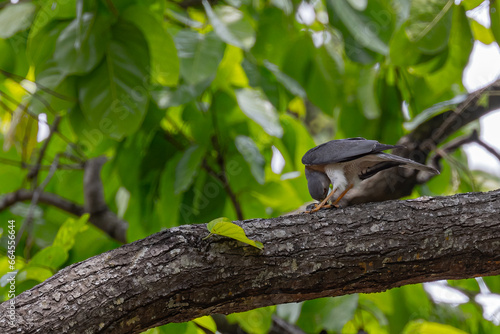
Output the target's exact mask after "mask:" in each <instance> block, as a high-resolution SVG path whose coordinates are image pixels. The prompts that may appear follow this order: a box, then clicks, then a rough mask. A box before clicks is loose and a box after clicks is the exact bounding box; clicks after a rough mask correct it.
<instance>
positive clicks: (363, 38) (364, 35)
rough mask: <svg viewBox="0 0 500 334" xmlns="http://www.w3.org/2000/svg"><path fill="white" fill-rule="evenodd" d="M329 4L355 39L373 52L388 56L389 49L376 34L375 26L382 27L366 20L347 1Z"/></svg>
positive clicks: (342, 0)
mask: <svg viewBox="0 0 500 334" xmlns="http://www.w3.org/2000/svg"><path fill="white" fill-rule="evenodd" d="M328 4H329V5H330V6H331V7H332V11H333V12H334V13H335V15H336V17H338V18H339V19H340V20H341V21H342V23H343V24H344V25H345V27H346V28H347V29H348V30H349V32H350V33H351V35H352V36H353V37H354V39H355V40H356V41H357V42H358V43H360V44H361V45H363V46H364V47H366V48H367V49H370V50H372V51H375V52H377V53H381V54H384V55H386V54H388V53H389V47H388V46H387V44H386V43H385V42H384V41H382V40H381V39H380V38H379V36H378V35H377V34H376V33H375V32H374V29H373V25H374V24H375V26H377V27H378V26H380V24H376V23H375V22H370V21H371V20H370V21H369V20H367V19H366V18H364V17H363V16H362V15H361V14H360V12H358V11H356V10H355V9H354V8H352V7H351V6H350V5H349V3H348V2H347V1H346V0H329V1H328ZM386 24H387V23H386Z"/></svg>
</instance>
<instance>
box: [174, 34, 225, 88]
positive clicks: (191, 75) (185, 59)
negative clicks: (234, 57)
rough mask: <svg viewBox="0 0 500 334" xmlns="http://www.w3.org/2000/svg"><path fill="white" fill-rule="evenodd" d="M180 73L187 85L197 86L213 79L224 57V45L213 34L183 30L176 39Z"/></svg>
mask: <svg viewBox="0 0 500 334" xmlns="http://www.w3.org/2000/svg"><path fill="white" fill-rule="evenodd" d="M174 41H175V45H176V47H177V52H178V55H179V60H180V66H181V67H180V71H181V75H182V77H183V78H184V79H185V80H186V82H187V83H189V84H191V85H195V84H197V83H200V82H202V81H206V80H207V79H209V78H211V79H213V78H214V77H215V73H216V72H217V67H218V66H219V63H220V62H221V60H222V57H223V56H224V43H223V42H222V41H221V40H220V39H219V38H218V37H217V35H216V34H215V33H213V32H209V33H207V34H199V33H197V32H195V31H191V30H181V31H180V32H178V33H177V35H175V37H174Z"/></svg>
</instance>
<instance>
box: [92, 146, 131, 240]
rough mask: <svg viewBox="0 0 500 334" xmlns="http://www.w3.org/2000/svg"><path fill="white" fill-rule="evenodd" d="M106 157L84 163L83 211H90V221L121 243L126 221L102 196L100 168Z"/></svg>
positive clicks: (124, 238)
mask: <svg viewBox="0 0 500 334" xmlns="http://www.w3.org/2000/svg"><path fill="white" fill-rule="evenodd" d="M106 161H107V159H106V157H103V156H101V157H97V158H94V159H90V160H88V161H87V162H86V164H85V170H84V173H83V196H84V199H85V212H87V213H90V221H91V222H92V223H93V224H94V225H95V226H97V227H98V228H100V229H101V230H103V231H104V232H106V233H107V234H108V235H109V236H110V237H112V238H113V239H116V240H118V241H120V242H122V243H126V242H127V228H128V223H127V222H126V221H124V220H122V219H120V218H118V216H117V215H116V214H115V213H114V212H113V211H111V210H110V209H109V208H108V205H107V204H106V199H105V198H104V187H103V184H102V179H101V169H102V166H103V165H104V164H105V163H106Z"/></svg>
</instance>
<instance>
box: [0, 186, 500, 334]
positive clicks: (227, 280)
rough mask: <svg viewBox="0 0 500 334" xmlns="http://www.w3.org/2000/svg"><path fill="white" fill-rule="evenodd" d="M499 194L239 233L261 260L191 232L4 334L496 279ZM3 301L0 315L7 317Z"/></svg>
mask: <svg viewBox="0 0 500 334" xmlns="http://www.w3.org/2000/svg"><path fill="white" fill-rule="evenodd" d="M499 216H500V190H497V191H493V192H489V193H469V194H460V195H455V196H450V197H440V198H420V199H416V200H408V201H389V202H384V203H367V204H363V205H358V206H351V207H348V208H346V209H337V210H323V211H320V212H318V213H316V214H301V215H294V216H285V217H278V218H273V219H252V220H247V221H243V222H239V223H238V224H240V225H241V226H243V227H244V229H245V230H246V232H247V235H248V236H249V237H250V238H252V239H256V240H259V241H261V242H263V243H264V246H265V248H264V250H263V251H260V250H258V249H256V248H253V247H250V246H245V245H243V244H241V243H239V242H237V241H235V240H232V239H228V238H224V237H219V236H213V237H211V238H209V239H207V240H203V238H204V237H205V236H206V235H207V234H208V231H207V230H206V228H205V226H204V225H186V226H181V227H176V228H172V229H169V230H166V231H162V232H160V233H156V234H154V235H151V236H149V237H147V238H146V239H143V240H139V241H137V242H134V243H131V244H127V245H124V246H122V247H120V248H118V249H115V250H112V251H109V252H106V253H104V254H101V255H98V256H95V257H93V258H90V259H88V260H86V261H84V262H80V263H76V264H73V265H71V266H69V267H67V268H64V269H62V270H61V271H59V272H58V273H57V274H56V275H54V276H53V277H51V278H49V279H48V280H46V281H45V282H43V283H42V284H39V285H38V286H36V287H34V288H32V289H31V290H28V291H25V292H23V293H21V294H20V295H19V296H17V297H15V299H14V302H15V304H16V322H15V324H14V325H11V324H10V323H9V322H8V321H7V319H6V318H3V319H0V332H2V333H18V332H22V333H35V332H39V333H48V332H58V333H84V332H92V333H95V332H106V333H140V332H142V331H144V330H145V329H147V328H152V327H156V326H159V325H162V324H165V323H169V322H181V321H187V320H190V319H193V318H196V317H199V316H202V315H205V314H214V313H222V314H227V313H232V312H240V311H245V310H249V309H253V308H256V307H261V306H267V305H273V304H279V303H287V302H297V301H302V300H308V299H313V298H318V297H324V296H339V295H345V294H350V293H355V292H368V293H369V292H377V291H384V290H386V289H389V288H393V287H398V286H402V285H405V284H412V283H419V282H426V281H434V280H439V279H463V278H470V277H475V276H488V275H498V274H500V253H499V252H498V249H499V248H500V241H499V240H500V220H499V219H498V217H499ZM9 305H10V302H9V301H7V302H4V303H3V304H0V314H7V310H8V307H9Z"/></svg>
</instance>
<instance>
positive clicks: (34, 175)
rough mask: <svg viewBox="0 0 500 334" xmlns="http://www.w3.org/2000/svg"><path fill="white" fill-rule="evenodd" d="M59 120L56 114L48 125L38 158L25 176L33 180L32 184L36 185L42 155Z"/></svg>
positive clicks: (59, 117)
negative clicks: (47, 132)
mask: <svg viewBox="0 0 500 334" xmlns="http://www.w3.org/2000/svg"><path fill="white" fill-rule="evenodd" d="M60 121H61V116H59V115H56V117H55V118H54V122H53V123H52V125H51V126H50V129H49V135H48V137H47V138H46V139H45V141H44V142H43V145H42V148H41V149H40V152H39V153H38V158H37V160H36V163H35V165H34V166H33V168H32V169H31V170H30V171H29V172H28V175H26V177H27V178H28V180H33V186H36V184H37V179H38V172H39V171H40V166H41V164H42V160H43V156H44V155H45V151H46V150H47V147H48V146H49V143H50V140H51V139H52V136H54V133H56V131H57V127H58V126H59V122H60ZM57 160H58V161H59V157H57Z"/></svg>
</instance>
